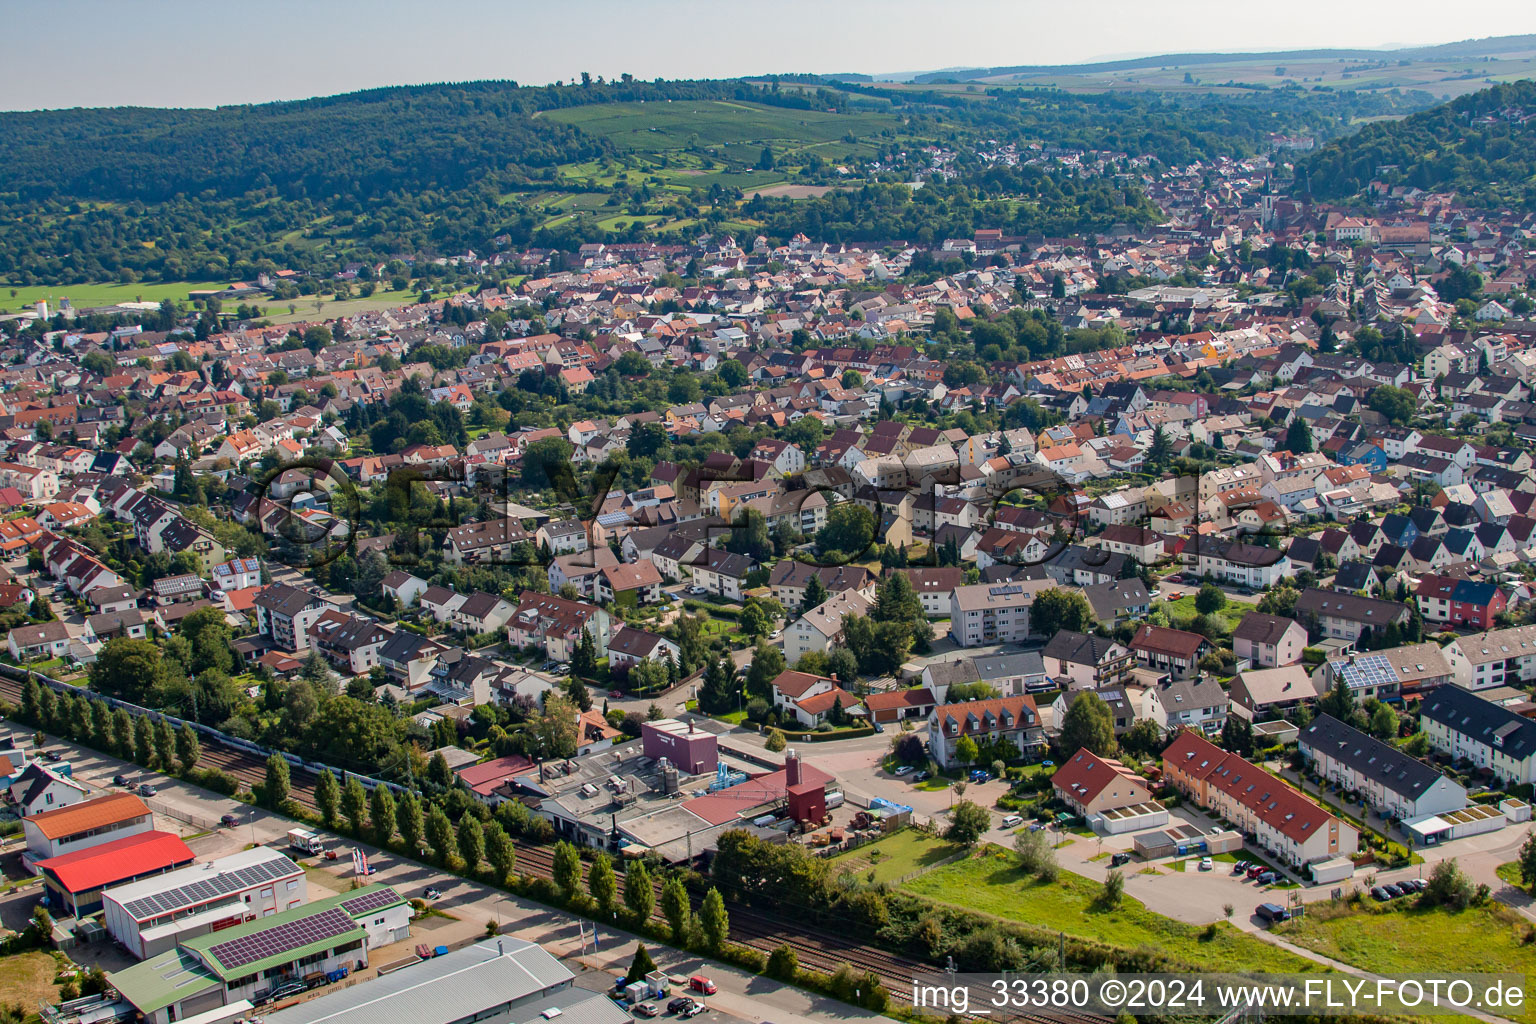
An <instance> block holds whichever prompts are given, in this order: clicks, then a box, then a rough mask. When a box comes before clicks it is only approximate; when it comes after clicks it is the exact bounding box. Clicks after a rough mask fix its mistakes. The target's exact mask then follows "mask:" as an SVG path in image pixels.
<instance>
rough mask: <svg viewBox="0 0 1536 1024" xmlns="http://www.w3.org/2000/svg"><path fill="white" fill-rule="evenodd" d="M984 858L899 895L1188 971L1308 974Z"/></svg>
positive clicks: (1251, 947)
mask: <svg viewBox="0 0 1536 1024" xmlns="http://www.w3.org/2000/svg"><path fill="white" fill-rule="evenodd" d="M988 853H989V856H985V857H981V858H977V859H973V860H966V861H961V862H959V863H957V864H950V865H948V866H946V867H942V868H939V869H937V870H935V871H930V872H929V873H928V874H926V875H923V876H922V877H920V878H915V879H913V880H912V881H910V882H907V883H905V884H904V885H903V886H902V889H903V890H905V891H907V892H911V893H916V894H918V895H921V896H926V897H929V898H930V899H934V900H938V901H940V902H943V903H949V904H953V905H955V906H961V907H968V908H970V909H972V910H979V911H982V912H984V913H988V914H993V915H995V916H997V917H1001V918H1004V919H1006V920H1009V921H1017V922H1019V923H1020V924H1024V925H1028V926H1032V927H1035V928H1043V929H1047V930H1050V931H1063V932H1066V933H1067V934H1068V935H1074V936H1078V937H1081V938H1085V939H1093V940H1096V941H1099V942H1103V943H1107V944H1109V945H1114V946H1120V947H1124V948H1135V947H1137V946H1148V947H1151V948H1153V949H1158V950H1162V951H1163V952H1165V953H1167V954H1168V955H1169V956H1172V957H1177V958H1178V959H1180V960H1183V961H1185V962H1186V963H1188V964H1190V965H1191V966H1197V967H1204V966H1205V965H1208V964H1220V965H1222V967H1223V968H1224V969H1227V970H1257V971H1295V972H1301V971H1307V970H1311V969H1314V967H1315V965H1313V964H1312V963H1311V961H1308V960H1303V959H1302V958H1301V957H1298V956H1295V955H1293V954H1290V953H1287V952H1285V951H1284V950H1282V949H1279V948H1277V947H1275V946H1271V945H1269V944H1268V943H1266V942H1264V941H1262V940H1260V939H1255V938H1253V937H1251V936H1249V935H1245V934H1243V933H1242V932H1240V931H1238V930H1237V929H1236V928H1234V927H1232V926H1231V925H1230V924H1228V923H1226V922H1220V923H1218V924H1217V925H1216V931H1215V936H1214V937H1213V938H1211V939H1210V940H1203V939H1202V938H1201V935H1202V933H1203V932H1204V930H1205V929H1203V928H1199V927H1196V926H1195V925H1190V924H1184V923H1182V922H1180V921H1174V920H1172V919H1171V918H1167V917H1163V916H1162V915H1161V914H1156V913H1153V912H1152V911H1150V910H1148V909H1147V908H1146V907H1145V906H1143V905H1142V904H1141V902H1140V901H1138V900H1135V899H1132V898H1131V897H1129V896H1126V897H1123V898H1122V899H1121V901H1120V905H1119V907H1117V908H1115V909H1113V910H1111V909H1108V908H1106V907H1104V906H1102V905H1101V904H1099V902H1098V898H1099V895H1100V893H1101V892H1102V891H1103V887H1102V886H1100V885H1099V884H1098V883H1096V882H1093V881H1090V880H1089V879H1087V878H1084V877H1083V876H1081V875H1075V874H1073V873H1072V872H1070V871H1065V870H1064V871H1062V872H1061V873H1060V874H1059V875H1058V877H1057V880H1056V881H1055V882H1041V881H1039V880H1038V879H1034V878H1026V877H1025V876H1024V874H1023V873H1022V872H1020V871H1019V869H1018V868H1017V867H1016V866H1015V864H1014V861H1013V858H1012V857H1011V856H1010V855H1009V854H1007V853H1005V852H1003V851H1002V850H999V849H997V848H996V847H992V848H990V849H989V851H988Z"/></svg>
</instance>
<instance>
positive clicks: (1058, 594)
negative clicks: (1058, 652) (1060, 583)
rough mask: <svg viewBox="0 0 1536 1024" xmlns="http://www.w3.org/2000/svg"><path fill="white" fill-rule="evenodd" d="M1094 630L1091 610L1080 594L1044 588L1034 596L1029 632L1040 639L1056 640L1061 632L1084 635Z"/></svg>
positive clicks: (1078, 591)
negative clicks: (1040, 637)
mask: <svg viewBox="0 0 1536 1024" xmlns="http://www.w3.org/2000/svg"><path fill="white" fill-rule="evenodd" d="M1092 627H1093V607H1092V606H1091V605H1089V604H1088V598H1086V597H1084V596H1083V592H1082V591H1081V590H1062V589H1060V588H1058V587H1047V588H1046V589H1045V590H1042V591H1040V593H1038V594H1036V595H1035V602H1034V604H1033V605H1031V606H1030V609H1029V630H1030V632H1031V633H1035V634H1038V635H1040V636H1055V635H1056V634H1057V633H1060V632H1061V631H1062V630H1064V629H1069V630H1072V631H1073V632H1076V633H1083V632H1086V631H1088V630H1089V629H1091V628H1092Z"/></svg>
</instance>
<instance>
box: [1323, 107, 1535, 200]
mask: <svg viewBox="0 0 1536 1024" xmlns="http://www.w3.org/2000/svg"><path fill="white" fill-rule="evenodd" d="M1303 167H1304V169H1305V171H1306V173H1307V174H1308V175H1309V177H1310V180H1311V187H1312V191H1313V193H1314V194H1315V195H1318V196H1321V197H1323V198H1327V199H1343V198H1346V197H1348V196H1352V195H1355V194H1357V193H1360V192H1362V191H1364V190H1365V189H1367V188H1368V187H1369V185H1370V184H1371V182H1373V181H1384V182H1388V183H1391V184H1398V183H1401V184H1407V185H1413V186H1416V187H1418V188H1422V189H1428V190H1432V191H1441V190H1448V189H1454V190H1455V191H1456V192H1457V193H1458V194H1460V195H1461V196H1462V198H1463V199H1465V200H1466V201H1468V202H1470V203H1474V204H1477V205H1480V206H1484V207H1506V206H1507V207H1514V208H1517V209H1522V210H1536V82H1530V81H1522V82H1512V83H1510V84H1508V85H1496V86H1493V87H1492V88H1490V89H1484V90H1482V91H1481V92H1475V93H1471V94H1469V95H1466V96H1462V97H1460V98H1459V99H1456V100H1453V101H1451V102H1450V103H1446V104H1443V105H1441V106H1438V107H1431V108H1430V109H1428V110H1423V111H1420V112H1418V113H1416V114H1412V115H1410V116H1408V117H1406V118H1403V119H1402V120H1400V121H1383V122H1378V123H1376V124H1371V125H1367V126H1366V127H1365V128H1363V129H1362V130H1361V131H1359V132H1357V133H1356V134H1354V135H1351V136H1348V137H1346V138H1342V139H1338V140H1336V141H1334V142H1332V143H1330V144H1329V145H1327V146H1325V147H1324V148H1323V149H1321V150H1319V151H1318V152H1317V153H1315V154H1313V156H1312V157H1311V158H1309V159H1308V160H1307V161H1306V162H1305V164H1304V165H1303Z"/></svg>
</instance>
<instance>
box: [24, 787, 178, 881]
mask: <svg viewBox="0 0 1536 1024" xmlns="http://www.w3.org/2000/svg"><path fill="white" fill-rule="evenodd" d="M21 824H22V830H23V831H24V832H25V833H26V837H27V852H26V853H25V854H23V855H22V856H23V860H25V861H26V863H28V864H29V865H32V866H34V867H35V866H36V862H37V861H40V860H45V859H47V858H49V857H59V856H62V855H63V854H66V853H74V852H75V851H76V850H86V849H90V848H91V847H93V846H101V845H102V844H104V843H110V842H113V841H114V840H118V839H125V838H127V837H128V836H136V835H140V834H141V833H144V832H148V831H150V830H151V829H152V828H154V815H152V814H151V813H150V812H149V808H148V807H146V806H145V805H144V801H143V800H140V799H139V798H138V797H136V796H134V795H133V794H132V793H112V794H109V795H107V796H99V797H97V798H96V799H94V800H85V801H82V802H80V803H77V804H71V805H69V806H68V807H60V808H57V809H56V810H52V811H43V812H42V813H41V814H29V815H27V816H26V817H25V818H22V819H21Z"/></svg>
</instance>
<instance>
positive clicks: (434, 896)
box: [422, 885, 443, 900]
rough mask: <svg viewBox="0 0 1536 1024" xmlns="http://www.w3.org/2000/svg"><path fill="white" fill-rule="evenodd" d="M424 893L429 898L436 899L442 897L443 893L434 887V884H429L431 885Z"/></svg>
mask: <svg viewBox="0 0 1536 1024" xmlns="http://www.w3.org/2000/svg"><path fill="white" fill-rule="evenodd" d="M422 895H423V896H425V897H426V898H427V899H429V900H435V899H440V898H441V897H442V895H443V894H442V893H440V892H438V891H437V890H436V889H434V888H433V887H432V886H430V885H429V886H427V891H426V892H424V893H422Z"/></svg>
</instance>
